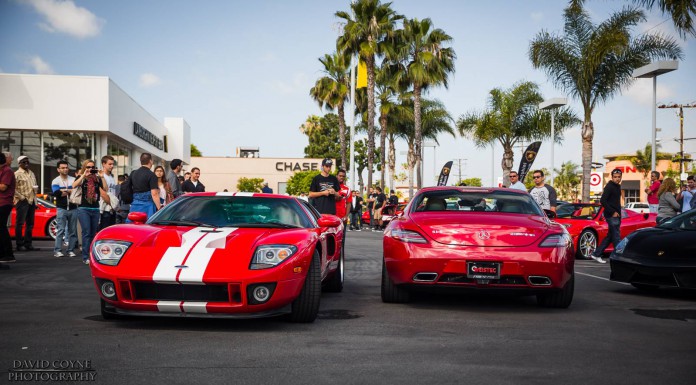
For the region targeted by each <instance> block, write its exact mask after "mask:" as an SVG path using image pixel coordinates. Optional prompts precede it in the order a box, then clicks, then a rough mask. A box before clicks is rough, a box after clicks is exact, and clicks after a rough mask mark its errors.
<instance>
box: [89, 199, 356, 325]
mask: <svg viewBox="0 0 696 385" xmlns="http://www.w3.org/2000/svg"><path fill="white" fill-rule="evenodd" d="M128 218H129V219H130V220H131V221H133V222H134V224H122V225H115V226H110V227H108V228H106V229H103V230H101V231H100V232H99V233H98V234H97V235H96V237H95V239H94V242H93V244H92V248H91V254H90V265H91V270H92V277H93V278H94V284H95V286H96V289H97V292H98V293H99V296H100V301H101V310H102V315H103V316H104V318H106V319H108V318H113V317H115V316H120V315H147V316H151V315H156V316H175V317H182V316H190V317H228V318H256V317H262V316H273V315H278V314H286V313H287V314H289V318H290V320H291V321H293V322H313V321H314V319H315V318H316V317H317V313H318V311H319V302H320V295H321V290H322V287H323V289H324V290H327V291H333V292H340V291H341V290H342V289H343V279H344V272H343V263H344V257H343V249H342V246H341V245H342V238H343V224H342V222H341V219H340V218H338V217H336V216H335V215H321V214H319V212H317V211H316V210H315V209H314V208H313V207H311V206H310V205H309V204H308V203H307V202H305V201H304V200H300V199H297V198H294V197H289V196H282V195H270V194H250V193H196V194H187V195H185V196H182V197H179V198H177V199H176V200H175V201H174V202H173V203H171V204H169V205H166V206H165V207H164V208H163V209H162V210H160V211H158V212H157V213H156V214H155V215H153V216H152V217H150V218H149V219H147V218H146V216H145V214H144V213H138V212H131V213H130V214H129V215H128ZM146 219H147V220H146Z"/></svg>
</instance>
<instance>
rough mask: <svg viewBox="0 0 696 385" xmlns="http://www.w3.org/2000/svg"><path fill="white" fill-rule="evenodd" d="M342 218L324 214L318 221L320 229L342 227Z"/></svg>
mask: <svg viewBox="0 0 696 385" xmlns="http://www.w3.org/2000/svg"><path fill="white" fill-rule="evenodd" d="M341 222H342V221H341V218H339V217H337V216H335V215H331V214H322V216H321V218H319V220H318V221H317V224H318V225H319V227H338V226H340V225H341Z"/></svg>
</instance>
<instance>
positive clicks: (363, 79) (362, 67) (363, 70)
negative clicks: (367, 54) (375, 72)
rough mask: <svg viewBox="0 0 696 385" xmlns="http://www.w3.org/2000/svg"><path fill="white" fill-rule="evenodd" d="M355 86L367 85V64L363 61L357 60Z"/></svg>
mask: <svg viewBox="0 0 696 385" xmlns="http://www.w3.org/2000/svg"><path fill="white" fill-rule="evenodd" d="M357 83H358V84H357V85H356V86H355V88H363V87H367V65H366V64H365V62H364V61H362V60H359V61H358V81H357Z"/></svg>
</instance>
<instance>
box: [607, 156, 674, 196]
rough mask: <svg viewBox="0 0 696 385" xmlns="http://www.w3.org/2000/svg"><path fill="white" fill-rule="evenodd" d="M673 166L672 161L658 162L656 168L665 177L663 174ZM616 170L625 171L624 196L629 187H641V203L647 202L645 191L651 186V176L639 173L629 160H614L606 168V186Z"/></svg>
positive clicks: (622, 181) (622, 183)
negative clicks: (612, 172) (611, 174)
mask: <svg viewBox="0 0 696 385" xmlns="http://www.w3.org/2000/svg"><path fill="white" fill-rule="evenodd" d="M672 165H673V163H672V162H671V161H670V160H658V161H656V164H655V168H656V169H657V171H659V172H660V174H661V175H664V174H663V173H664V172H666V171H667V170H669V168H670V167H671V166H672ZM615 168H619V169H621V171H623V177H622V179H621V186H622V190H624V191H623V195H624V196H625V195H626V190H628V187H629V186H640V187H639V189H638V190H639V191H638V193H639V196H640V200H639V202H647V201H648V195H647V194H646V193H645V191H644V190H645V188H646V187H647V186H648V185H649V182H650V174H648V176H647V177H646V176H644V175H643V173H642V172H640V171H638V170H637V169H636V167H635V166H634V165H633V163H631V161H629V160H613V161H609V162H607V164H606V166H605V167H604V171H605V172H604V173H603V175H604V185H606V184H607V182H609V180H611V176H610V173H611V171H612V170H614V169H615ZM662 178H663V177H660V179H662ZM631 189H632V190H633V188H631ZM625 200H626V202H625V203H628V201H634V200H633V199H625Z"/></svg>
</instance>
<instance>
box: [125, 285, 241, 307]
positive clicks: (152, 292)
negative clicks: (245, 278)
mask: <svg viewBox="0 0 696 385" xmlns="http://www.w3.org/2000/svg"><path fill="white" fill-rule="evenodd" d="M131 284H132V287H133V291H134V293H133V297H134V299H135V300H139V299H148V300H155V301H200V302H229V301H230V295H229V292H228V289H227V284H213V285H182V284H178V283H177V284H170V283H155V282H137V281H133V282H131ZM237 295H239V294H238V293H237Z"/></svg>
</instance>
